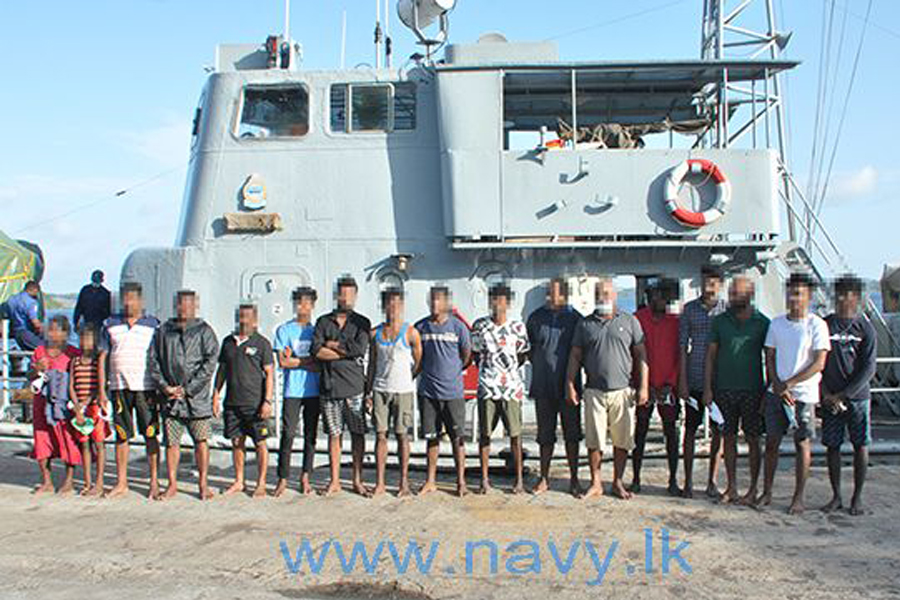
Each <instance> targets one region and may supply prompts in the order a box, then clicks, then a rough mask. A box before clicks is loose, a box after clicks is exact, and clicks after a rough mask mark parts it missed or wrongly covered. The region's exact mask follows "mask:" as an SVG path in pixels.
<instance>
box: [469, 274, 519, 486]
mask: <svg viewBox="0 0 900 600" xmlns="http://www.w3.org/2000/svg"><path fill="white" fill-rule="evenodd" d="M512 299H513V294H512V290H511V289H510V288H509V286H508V285H506V284H505V283H502V284H497V285H494V286H492V287H491V288H490V289H489V290H488V302H489V303H490V309H491V314H490V316H487V317H481V318H480V319H478V320H477V321H475V323H474V324H473V325H472V353H473V354H474V355H475V363H476V364H477V365H478V429H479V431H478V434H479V435H478V437H479V444H478V453H479V455H480V458H481V487H480V488H479V493H481V494H487V493H488V492H490V491H491V481H490V475H489V469H488V466H489V462H490V456H491V435H492V434H493V432H494V429H495V428H496V427H497V424H498V423H499V422H500V421H503V427H504V429H506V434H507V435H508V436H509V447H510V451H511V452H512V457H513V465H514V467H513V468H514V470H515V473H516V481H515V483H514V484H513V489H512V492H513V494H521V493H523V492H524V491H525V486H524V483H523V481H522V401H523V400H525V382H524V381H523V380H522V374H521V372H520V370H519V368H520V367H521V366H522V364H523V363H524V362H525V361H526V360H527V359H528V352H529V350H530V347H529V345H528V333H527V332H526V330H525V324H524V323H522V321H520V320H518V319H512V318H510V317H509V316H508V313H509V305H510V303H511V302H512Z"/></svg>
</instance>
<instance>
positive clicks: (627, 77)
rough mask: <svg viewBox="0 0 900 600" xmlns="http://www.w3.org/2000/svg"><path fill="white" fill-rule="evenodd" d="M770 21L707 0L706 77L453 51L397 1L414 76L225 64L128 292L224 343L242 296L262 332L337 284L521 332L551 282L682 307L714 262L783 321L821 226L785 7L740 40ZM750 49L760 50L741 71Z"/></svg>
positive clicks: (491, 38) (220, 54) (237, 53)
mask: <svg viewBox="0 0 900 600" xmlns="http://www.w3.org/2000/svg"><path fill="white" fill-rule="evenodd" d="M758 1H759V0H757V2H758ZM757 2H741V3H735V4H739V5H740V6H738V9H736V10H735V11H734V12H732V13H728V12H727V10H726V7H725V4H726V2H724V1H723V0H718V1H717V0H705V2H704V19H703V35H702V45H701V56H700V58H698V59H696V60H659V61H640V62H637V61H634V62H609V61H602V60H597V61H585V62H572V61H566V60H563V59H561V58H560V56H559V53H558V49H557V46H556V45H555V44H554V43H552V42H515V41H507V40H506V39H505V38H504V37H503V36H501V35H499V34H489V35H485V36H483V37H482V38H481V39H479V40H477V41H475V42H473V43H450V42H449V40H447V31H448V21H449V19H450V17H451V15H450V13H451V11H452V9H453V8H454V5H455V0H402V1H401V2H399V3H398V5H397V6H396V10H397V13H398V16H399V17H400V20H401V21H402V22H403V23H404V24H405V25H406V26H407V27H408V28H409V29H410V30H412V31H413V32H414V34H415V35H416V36H417V38H418V40H419V42H420V43H421V45H422V48H423V51H422V53H420V54H417V55H414V56H413V57H412V60H410V61H408V63H407V66H405V67H404V68H394V66H393V65H392V61H391V60H390V59H389V58H386V57H385V56H384V54H385V53H384V52H381V51H379V52H377V55H378V57H377V59H376V64H375V65H373V66H366V67H363V68H352V69H338V70H320V71H310V70H305V69H304V68H303V66H302V60H301V56H302V51H301V47H300V45H299V44H298V43H297V42H295V41H293V40H292V39H290V37H289V33H286V34H285V35H280V36H272V37H270V38H269V39H268V40H266V42H265V43H262V44H250V45H221V46H219V47H218V49H217V51H216V64H215V70H214V72H212V73H211V74H210V76H209V78H208V80H207V82H206V85H205V87H204V89H203V92H202V94H201V97H200V102H199V105H198V106H197V109H196V114H195V118H194V123H193V136H192V140H191V154H190V164H189V169H188V175H187V182H186V186H185V193H184V200H183V208H182V212H181V218H180V223H179V225H178V229H177V239H176V241H175V244H174V246H173V247H170V248H148V249H139V250H137V251H135V252H133V253H132V254H131V255H130V256H129V257H128V258H127V260H126V262H125V264H124V266H123V269H122V280H123V281H139V282H141V283H142V284H143V288H144V290H145V297H146V302H147V309H148V310H149V311H152V312H153V313H155V314H157V315H159V316H161V317H167V316H169V315H170V314H171V312H172V297H173V294H174V292H175V291H177V290H179V289H193V290H196V291H197V292H198V293H199V294H200V296H201V298H202V302H203V311H204V316H205V317H206V318H207V319H208V320H209V321H210V322H211V323H212V325H213V326H214V327H215V328H216V330H217V331H218V332H219V333H220V334H223V333H225V332H227V331H229V330H230V329H231V328H232V327H233V323H234V309H235V306H236V305H237V304H238V303H240V302H244V301H252V302H254V303H256V304H257V305H258V306H259V309H260V323H261V328H262V330H263V331H265V332H266V333H268V334H271V333H272V332H273V330H274V328H275V327H276V326H277V325H278V324H279V323H281V322H283V321H285V320H286V319H288V318H290V313H291V308H290V294H291V290H292V289H294V288H296V287H297V286H301V285H309V286H313V287H315V288H317V289H318V290H320V297H321V298H322V300H321V301H320V306H319V309H320V310H324V309H327V308H329V305H330V302H331V290H332V289H333V286H334V282H335V280H336V278H338V277H339V276H341V275H345V274H349V275H352V276H354V277H355V278H356V280H357V281H358V283H359V304H358V310H359V311H360V312H363V313H365V314H368V315H370V316H372V317H373V318H377V316H378V315H379V313H380V310H379V306H378V304H379V291H380V290H381V289H382V288H384V287H386V286H391V287H402V288H403V289H404V290H405V291H406V293H407V296H408V298H409V299H410V301H409V302H408V311H409V312H410V313H411V314H410V317H415V316H417V315H418V313H422V314H425V312H426V304H425V299H426V295H427V290H428V289H429V287H430V286H431V285H433V284H434V283H435V282H441V283H443V284H446V285H447V286H449V287H450V289H451V290H452V291H453V294H454V299H455V302H456V307H457V309H458V310H459V312H460V313H461V314H462V315H463V316H464V317H466V318H469V319H472V318H474V317H477V316H480V315H481V314H484V313H485V312H486V311H487V293H486V292H487V289H488V286H490V285H491V283H492V282H494V281H500V280H502V281H506V282H508V283H509V284H510V285H511V287H512V288H513V290H514V291H515V293H516V297H517V301H516V307H515V308H516V311H517V312H521V313H522V314H523V316H527V314H528V313H530V312H531V310H533V309H534V308H536V307H537V306H538V305H539V304H540V303H541V302H542V301H543V299H544V292H543V288H542V285H543V284H544V283H545V282H546V280H547V279H548V278H550V277H554V276H559V275H564V276H567V277H569V278H570V279H571V283H572V284H573V285H572V286H571V287H572V289H573V291H574V298H573V301H574V302H575V304H576V305H577V306H579V307H580V308H582V309H583V310H590V307H591V303H592V295H593V287H592V283H591V281H592V277H594V276H596V275H598V274H601V273H602V274H612V275H620V276H629V277H631V276H633V277H635V280H634V284H633V285H634V287H635V288H636V289H637V291H638V293H640V291H641V289H642V285H643V283H644V282H645V281H646V279H647V278H649V277H653V276H658V275H663V274H664V275H666V276H669V277H674V278H678V279H680V280H682V281H683V282H684V291H685V294H686V295H690V294H691V293H692V291H691V290H692V288H693V287H694V285H695V284H696V281H697V279H698V277H699V272H700V268H701V266H702V265H704V264H707V263H714V264H718V265H719V266H721V267H722V268H724V269H725V270H728V271H737V270H748V269H749V270H751V272H753V273H754V274H755V275H756V276H757V277H758V278H760V279H762V280H763V283H762V285H760V286H759V289H760V290H761V294H762V295H761V298H760V302H761V304H762V305H763V307H764V308H767V309H770V310H774V309H775V308H776V307H778V306H779V303H780V302H781V295H782V293H781V283H780V282H781V277H782V276H783V274H784V272H785V268H786V266H788V262H790V261H794V262H797V261H801V262H804V263H808V262H811V261H809V260H807V259H808V258H809V256H808V252H806V250H807V249H808V246H805V245H803V244H798V243H797V242H798V240H799V238H800V237H801V234H802V231H801V230H800V229H799V228H800V226H803V227H806V228H807V230H808V231H810V232H811V231H813V230H815V229H818V232H819V234H820V235H819V237H821V234H822V233H824V230H823V229H821V228H817V227H816V224H815V223H814V222H813V223H812V224H810V220H809V218H808V217H809V215H808V214H807V213H806V211H805V209H803V208H802V202H800V201H798V199H797V193H796V186H794V185H793V183H792V179H791V176H790V172H789V171H788V169H787V165H786V164H785V160H784V156H785V147H784V146H785V136H784V122H783V118H782V114H783V104H784V99H783V96H782V94H781V89H780V85H781V83H780V77H781V76H782V74H783V73H784V72H785V71H788V70H790V69H792V68H794V67H796V66H797V64H798V62H797V61H794V60H786V59H784V58H782V57H781V54H780V52H781V49H782V48H783V45H784V43H785V42H786V40H787V38H789V35H786V34H784V33H782V32H780V31H779V30H777V29H776V27H775V23H774V20H773V15H772V13H771V10H769V11H768V12H767V14H768V21H767V22H766V27H765V30H763V31H761V32H755V31H750V30H749V29H747V28H745V27H742V26H739V25H740V23H739V21H740V19H741V17H742V14H743V13H744V12H745V8H746V7H744V8H741V6H743V5H745V4H747V5H749V4H756V3H757ZM386 4H387V2H386ZM765 6H766V7H768V6H769V5H768V3H767V4H765ZM390 9H393V7H391V8H390ZM390 9H388V8H387V7H386V9H385V10H386V13H385V16H386V17H387V15H388V13H387V10H390ZM732 35H734V36H738V37H741V38H745V39H743V40H741V39H738V40H735V41H730V39H729V36H732ZM380 36H381V29H380V24H379V27H378V30H377V32H376V37H380ZM380 41H381V40H377V42H376V44H377V46H378V47H379V48H385V47H387V48H389V47H390V44H389V43H388V44H379V43H378V42H380ZM736 44H740V45H741V47H742V48H746V47H747V45H748V44H749V45H750V47H751V48H752V49H755V50H754V54H753V55H752V56H750V57H744V58H740V59H733V58H729V57H728V55H727V49H728V48H730V47H732V45H736ZM743 54H745V55H746V54H747V53H746V51H744V52H743ZM388 56H389V55H388ZM398 62H399V61H398ZM817 244H821V242H817ZM323 291H324V292H325V293H322V292H323Z"/></svg>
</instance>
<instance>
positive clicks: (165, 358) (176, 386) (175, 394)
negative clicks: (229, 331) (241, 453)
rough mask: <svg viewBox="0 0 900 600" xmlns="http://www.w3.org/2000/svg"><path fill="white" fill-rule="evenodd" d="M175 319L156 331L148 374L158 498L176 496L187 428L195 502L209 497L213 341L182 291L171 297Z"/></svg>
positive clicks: (192, 296)
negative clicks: (160, 452)
mask: <svg viewBox="0 0 900 600" xmlns="http://www.w3.org/2000/svg"><path fill="white" fill-rule="evenodd" d="M175 315H176V316H175V318H173V319H169V320H168V321H166V322H165V323H163V324H162V325H161V326H160V328H159V329H158V330H157V332H156V338H155V340H154V343H153V349H152V351H151V360H150V371H151V374H152V377H153V382H154V383H155V385H156V390H157V391H158V392H159V393H160V395H161V396H162V413H163V417H164V425H165V430H164V432H163V433H164V440H165V445H166V467H167V470H168V476H169V485H168V486H167V487H166V491H165V492H163V494H162V495H161V496H160V499H162V500H166V499H169V498H174V497H175V494H177V493H178V463H179V461H180V459H181V437H182V435H184V430H185V429H187V431H188V433H189V434H190V436H191V440H192V441H193V442H194V461H195V462H196V464H197V471H198V477H197V479H198V485H199V488H200V499H201V500H209V499H210V498H212V497H213V494H212V492H211V491H210V489H209V485H208V484H207V473H208V472H209V441H208V440H209V437H210V435H211V433H212V389H211V388H212V378H213V375H214V374H215V372H216V362H217V358H218V355H219V342H218V340H217V339H216V334H215V332H214V331H213V328H212V327H210V326H209V324H208V323H206V321H204V320H203V319H198V318H197V295H196V294H195V293H194V292H193V291H190V290H182V291H180V292H178V293H177V294H176V295H175Z"/></svg>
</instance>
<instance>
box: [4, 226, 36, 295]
mask: <svg viewBox="0 0 900 600" xmlns="http://www.w3.org/2000/svg"><path fill="white" fill-rule="evenodd" d="M42 271H43V264H42V260H41V256H40V250H38V249H37V247H36V246H32V245H31V244H27V245H25V244H23V243H21V242H18V241H16V240H14V239H12V238H11V237H9V236H8V235H6V234H5V233H3V232H2V231H0V304H2V303H4V302H6V301H7V300H8V299H9V297H10V296H13V295H15V294H18V293H19V292H21V291H22V289H23V288H24V287H25V282H27V281H28V280H29V279H36V280H39V279H40V277H41V272H42Z"/></svg>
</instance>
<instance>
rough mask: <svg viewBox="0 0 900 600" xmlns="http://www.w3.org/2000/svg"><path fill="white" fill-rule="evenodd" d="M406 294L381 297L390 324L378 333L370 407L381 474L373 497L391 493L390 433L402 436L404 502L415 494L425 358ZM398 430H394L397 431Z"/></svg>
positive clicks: (372, 357)
mask: <svg viewBox="0 0 900 600" xmlns="http://www.w3.org/2000/svg"><path fill="white" fill-rule="evenodd" d="M404 304H405V302H404V299H403V290H401V289H397V288H392V289H387V290H385V291H383V292H382V293H381V307H382V310H383V311H384V316H385V321H384V323H382V324H381V325H379V326H378V327H376V328H375V330H374V331H373V332H372V343H371V347H370V353H369V373H368V383H367V388H368V391H367V393H366V398H367V404H368V407H369V410H370V411H371V412H372V421H373V424H374V425H375V433H376V436H377V437H376V441H375V471H376V473H377V479H376V484H375V489H374V490H373V492H372V493H373V495H375V496H380V495H381V494H384V492H385V476H384V472H385V469H386V467H387V454H388V448H387V442H388V431H389V430H392V431H393V432H394V435H395V436H396V437H397V454H398V455H399V458H400V483H399V486H398V490H397V497H398V498H405V497H407V496H409V495H410V491H409V430H410V429H411V428H412V426H413V418H414V415H413V402H414V401H415V382H414V381H413V374H414V373H415V372H416V371H418V370H419V363H420V361H421V360H422V340H421V337H420V336H419V332H418V331H417V330H416V328H415V327H413V326H411V325H410V324H409V323H408V322H406V321H404V320H403V312H404V310H403V307H404ZM392 426H393V427H392Z"/></svg>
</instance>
